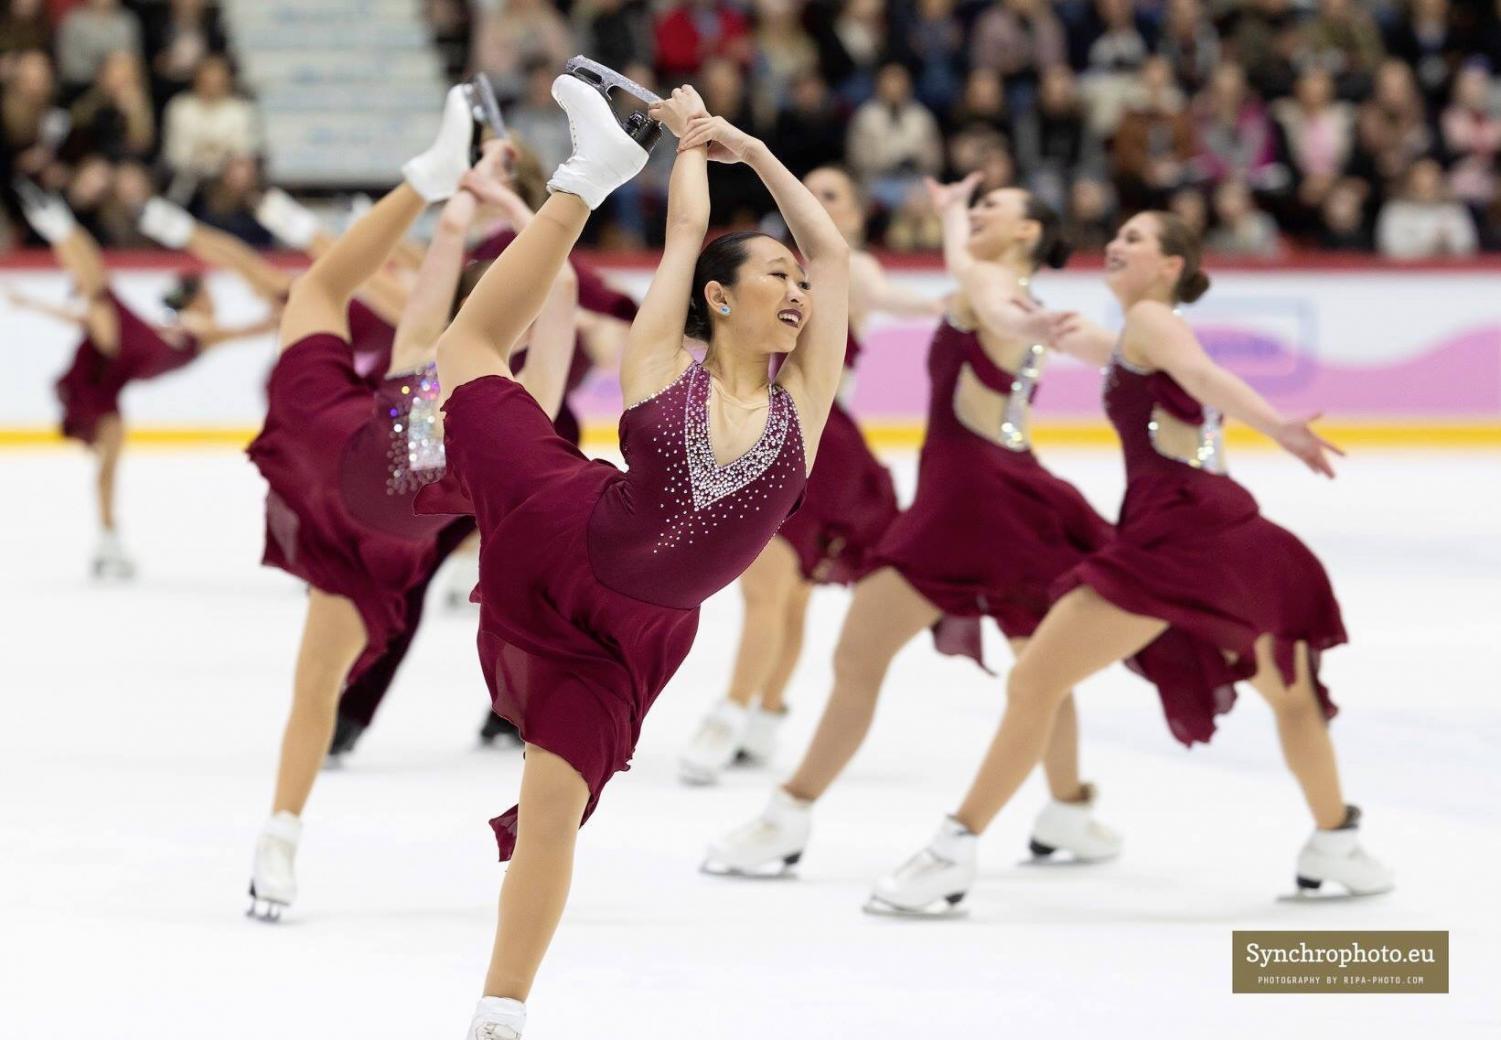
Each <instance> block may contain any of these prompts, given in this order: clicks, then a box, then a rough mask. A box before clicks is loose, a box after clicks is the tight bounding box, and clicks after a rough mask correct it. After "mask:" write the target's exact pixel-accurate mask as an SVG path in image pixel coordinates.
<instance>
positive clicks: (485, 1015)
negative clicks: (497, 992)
mask: <svg viewBox="0 0 1501 1040" xmlns="http://www.w3.org/2000/svg"><path fill="white" fill-rule="evenodd" d="M524 1028H526V1005H525V1004H523V1003H522V1002H521V1001H519V1000H512V999H511V998H510V997H484V998H482V999H481V1000H480V1002H479V1006H478V1007H476V1008H475V1009H474V1019H473V1021H471V1022H470V1023H469V1032H467V1033H465V1034H464V1040H521V1030H522V1029H524Z"/></svg>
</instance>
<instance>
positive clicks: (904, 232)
mask: <svg viewBox="0 0 1501 1040" xmlns="http://www.w3.org/2000/svg"><path fill="white" fill-rule="evenodd" d="M0 5H3V8H4V10H5V14H4V17H3V19H0V82H3V123H4V127H3V129H4V135H5V158H4V160H3V163H4V170H3V171H0V172H4V173H5V174H6V175H7V181H8V179H9V175H12V174H16V173H19V174H23V175H25V176H29V177H32V178H34V179H37V180H39V181H41V182H43V183H45V184H47V185H48V186H50V187H53V188H56V189H58V190H62V191H64V192H65V193H66V194H67V196H68V198H69V201H70V202H71V203H72V204H73V205H74V208H75V209H76V210H79V211H80V212H81V213H82V214H83V215H84V216H85V218H86V220H87V222H88V223H89V225H90V226H91V227H94V228H96V229H97V230H98V231H99V232H100V234H101V237H103V238H104V239H105V240H106V241H108V242H110V243H112V244H117V245H137V244H140V243H139V241H138V239H137V238H136V237H135V234H134V231H133V230H132V228H131V227H130V222H129V220H128V219H125V218H126V215H127V214H129V213H130V212H132V210H133V207H134V206H136V205H138V204H139V197H140V196H141V195H142V194H143V193H146V192H150V191H152V190H167V191H170V192H172V193H173V194H174V196H175V197H177V198H178V199H179V201H184V202H186V203H187V204H188V205H190V207H191V208H192V209H193V210H194V212H195V213H196V214H197V215H198V216H200V218H202V219H205V220H207V221H208V222H210V223H214V224H217V225H219V226H222V227H226V228H228V229H229V230H231V231H234V232H235V233H237V234H241V235H242V236H244V237H246V238H247V239H250V240H251V241H255V242H261V241H262V240H263V239H262V238H261V237H260V236H264V232H263V231H261V230H260V229H259V228H258V226H256V225H255V224H254V221H253V220H252V219H251V218H250V213H249V202H250V200H251V199H252V197H253V195H254V193H255V191H256V188H257V185H256V179H257V159H256V156H257V154H258V151H259V148H260V138H259V131H258V127H257V121H256V117H255V109H254V106H253V104H252V103H251V102H249V101H248V100H246V99H245V98H244V97H242V96H240V95H239V94H237V92H236V89H235V83H234V76H233V71H232V66H231V64H230V63H229V62H228V61H227V60H226V59H225V57H224V48H225V40H224V38H223V35H222V33H221V32H220V30H219V26H218V19H217V18H216V16H215V12H214V10H213V5H212V4H209V3H205V2H204V0H136V2H122V0H0ZM421 7H422V10H423V13H424V15H425V17H426V19H427V21H428V24H429V26H430V28H431V31H432V37H433V41H434V45H435V46H436V47H437V48H438V49H439V52H440V54H441V55H442V58H443V61H444V63H445V64H446V66H447V68H448V71H449V73H450V75H452V76H453V77H455V78H457V77H459V76H462V75H465V74H467V73H470V72H473V71H483V72H485V73H487V74H489V75H490V77H491V79H492V81H493V82H494V84H495V86H496V89H497V91H498V92H499V93H500V95H501V97H502V99H503V100H504V102H505V108H506V113H507V117H508V120H509V122H510V124H511V126H512V128H513V131H514V132H515V133H516V134H517V135H518V136H520V137H521V138H522V139H524V140H525V141H526V143H527V144H528V145H529V146H530V147H531V148H532V150H533V151H535V152H536V153H537V155H538V158H539V159H540V161H541V163H542V165H543V167H544V168H550V167H551V165H552V164H554V163H556V162H557V161H559V160H560V159H561V158H563V157H564V156H565V155H566V154H567V151H568V148H569V137H568V127H567V123H566V121H565V120H564V119H563V117H562V115H561V113H560V111H559V110H558V108H557V106H556V105H555V104H554V103H553V101H552V99H551V97H550V92H549V88H550V84H551V81H552V78H553V77H554V76H555V75H556V74H557V70H558V68H559V67H560V65H561V63H562V62H563V61H564V60H565V59H566V58H568V57H569V56H571V55H573V54H575V53H579V52H582V53H585V54H588V55H590V56H591V57H594V58H596V59H598V60H600V61H603V62H605V63H607V64H609V65H612V66H614V67H616V68H618V69H621V70H622V71H624V72H626V73H627V74H628V75H630V76H632V77H633V78H635V79H637V80H638V81H640V82H642V83H643V84H645V85H648V86H653V87H656V88H658V89H665V88H667V87H670V86H673V85H676V84H678V83H681V82H685V81H691V82H693V83H694V84H695V85H697V87H698V88H699V90H700V92H701V93H702V94H703V96H704V98H705V100H706V102H707V104H708V106H709V108H710V110H711V111H713V112H714V113H716V114H719V115H723V116H725V117H726V118H728V119H730V120H731V121H732V122H734V123H736V124H737V125H739V126H741V127H742V128H744V129H746V130H748V131H750V132H752V133H754V134H756V135H757V136H760V137H762V138H763V139H765V140H766V141H767V142H768V144H770V145H771V147H772V149H773V150H774V151H775V152H776V154H777V155H778V156H780V157H781V158H782V159H783V161H785V162H786V163H787V164H788V165H789V166H790V167H792V168H793V169H794V171H795V172H798V173H803V172H806V171H807V170H810V169H812V168H813V167H815V166H818V165H821V164H825V163H840V164H843V165H845V166H846V167H848V168H849V169H851V170H852V171H853V172H854V173H855V174H857V175H858V176H859V177H860V179H861V181H862V182H863V184H864V185H865V188H866V191H867V194H868V197H869V200H870V203H871V212H872V220H871V226H870V236H871V240H872V242H873V243H874V244H877V245H881V246H884V247H886V248H889V249H893V250H922V249H931V248H933V247H934V246H936V245H937V241H938V233H939V228H938V223H937V220H936V218H935V217H934V215H933V214H932V213H931V212H930V211H929V210H928V207H927V204H926V202H925V195H924V193H923V192H922V190H921V178H922V177H924V176H935V177H941V178H958V177H961V176H963V175H964V174H967V173H969V172H972V171H976V170H978V171H982V172H983V173H984V175H985V177H986V179H987V181H988V182H989V183H991V184H1007V183H1010V184H1018V185H1022V186H1025V187H1028V188H1030V189H1031V190H1032V191H1034V192H1036V193H1038V194H1039V195H1041V196H1043V197H1044V198H1046V199H1047V200H1048V201H1049V202H1051V203H1052V204H1053V205H1054V207H1055V208H1057V209H1058V210H1059V211H1060V212H1061V213H1063V214H1064V216H1065V220H1066V223H1067V224H1068V226H1069V228H1070V234H1071V236H1072V238H1073V240H1074V241H1075V243H1076V244H1077V246H1078V247H1079V248H1082V249H1091V248H1099V247H1101V246H1103V244H1104V243H1105V242H1106V241H1107V240H1108V239H1109V237H1110V235H1111V234H1112V232H1113V229H1114V226H1115V224H1116V222H1117V221H1118V219H1119V218H1120V216H1121V215H1122V214H1124V213H1128V212H1131V211H1134V210H1137V209H1140V208H1143V207H1148V206H1153V207H1162V208H1170V209H1172V210H1174V211H1176V212H1178V213H1179V214H1180V215H1182V216H1183V217H1184V218H1185V219H1186V220H1187V221H1189V222H1190V224H1192V225H1193V226H1196V227H1199V228H1201V229H1202V230H1203V231H1204V233H1205V235H1206V237H1207V240H1208V243H1209V246H1210V248H1211V249H1212V250H1213V251H1214V252H1217V253H1220V254H1239V255H1249V256H1257V257H1275V256H1277V255H1280V254H1281V253H1282V252H1284V251H1285V250H1288V249H1290V248H1310V249H1327V250H1349V251H1357V252H1371V251H1377V252H1381V253H1383V254H1386V255H1388V256H1393V257H1401V258H1422V257H1432V256H1446V255H1457V256H1464V255H1470V254H1473V253H1475V252H1477V251H1480V250H1501V193H1498V192H1497V186H1496V165H1497V152H1498V150H1501V77H1498V75H1497V71H1498V69H1501V0H891V2H885V0H741V2H732V0H686V2H684V0H656V2H646V0H572V2H564V3H553V2H550V0H421ZM659 153H660V154H658V155H657V156H656V157H655V158H654V159H653V161H652V162H651V163H650V164H649V165H648V167H647V170H646V172H645V173H644V174H643V176H642V177H641V178H639V179H638V180H637V181H636V182H635V183H634V184H633V185H631V186H630V187H629V188H628V189H626V190H624V191H622V192H620V193H617V195H616V196H615V197H614V198H613V199H612V200H611V203H610V206H609V208H608V209H607V210H606V211H604V212H603V213H602V214H601V218H602V219H600V220H598V221H596V222H595V224H594V226H593V229H592V234H593V235H594V236H595V240H596V242H597V243H598V244H603V245H607V246H622V247H633V246H651V245H653V244H655V243H654V241H653V239H654V235H656V234H659V232H660V227H661V224H662V220H661V214H662V209H663V206H664V195H665V189H666V177H667V172H668V169H669V168H670V163H671V156H670V150H668V149H659ZM713 193H714V221H715V223H716V224H718V225H720V226H754V225H756V224H758V223H760V222H762V221H764V220H766V219H767V215H768V214H769V213H770V212H771V211H772V208H773V207H772V205H771V200H770V199H769V198H768V197H767V196H766V195H765V193H764V191H763V190H762V189H761V188H760V186H759V184H758V182H757V181H756V179H755V177H754V176H753V175H751V174H750V173H749V171H747V170H744V169H741V168H735V167H729V168H724V169H721V170H716V171H715V176H714V178H713Z"/></svg>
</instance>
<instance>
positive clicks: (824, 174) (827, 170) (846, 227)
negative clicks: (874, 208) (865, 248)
mask: <svg viewBox="0 0 1501 1040" xmlns="http://www.w3.org/2000/svg"><path fill="white" fill-rule="evenodd" d="M803 184H804V185H805V186H806V187H807V189H808V190H809V191H811V192H812V193H813V197H814V198H816V199H817V200H818V201H819V202H820V203H821V204H822V205H823V208H824V209H825V210H827V211H828V214H829V217H830V218H831V219H832V220H833V221H834V226H835V227H837V228H838V229H839V232H840V234H842V235H844V237H845V238H846V239H849V240H850V241H851V242H857V241H859V239H860V236H861V234H862V233H863V232H864V230H865V213H864V211H863V210H862V208H861V206H860V198H859V196H858V195H857V194H856V193H855V184H854V182H853V181H851V180H850V178H849V174H847V173H845V172H844V171H842V170H836V169H834V168H832V167H829V166H825V167H822V168H821V169H817V170H814V171H813V172H812V173H810V174H808V176H807V177H806V178H804V179H803Z"/></svg>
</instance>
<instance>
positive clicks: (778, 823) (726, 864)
mask: <svg viewBox="0 0 1501 1040" xmlns="http://www.w3.org/2000/svg"><path fill="white" fill-rule="evenodd" d="M812 826H813V803H812V802H805V801H803V800H802V799H800V798H794V797H792V795H790V794H788V793H787V792H786V791H784V790H783V789H782V788H780V787H778V788H777V789H776V790H775V791H773V792H772V793H771V801H769V802H767V803H766V808H765V809H763V810H762V812H761V815H760V816H757V817H756V818H755V819H754V820H752V821H751V822H750V823H746V824H742V825H741V826H739V827H737V828H735V829H734V830H732V831H730V832H729V833H728V834H726V835H724V836H723V837H721V838H719V839H717V840H716V841H714V842H713V843H712V844H710V846H709V854H708V856H707V857H706V858H705V859H704V863H703V866H702V867H701V868H700V869H701V870H703V872H704V873H705V874H715V875H718V876H721V877H749V878H762V877H767V878H771V877H790V876H792V868H793V867H795V866H797V862H798V860H800V859H802V857H803V848H804V847H805V846H806V845H807V844H808V833H809V831H810V830H811V829H812Z"/></svg>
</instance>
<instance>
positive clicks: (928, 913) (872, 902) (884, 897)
mask: <svg viewBox="0 0 1501 1040" xmlns="http://www.w3.org/2000/svg"><path fill="white" fill-rule="evenodd" d="M978 844H979V838H978V837H977V836H976V835H974V834H972V833H970V831H969V829H968V828H966V827H965V826H964V824H962V823H960V822H959V821H958V820H956V819H954V818H953V817H952V816H949V817H945V818H944V821H943V823H942V824H940V825H939V827H938V833H937V834H935V835H933V840H932V841H930V842H928V846H927V848H925V849H923V850H922V851H921V852H919V853H918V854H917V855H915V856H913V857H912V858H911V859H909V860H907V862H905V863H903V864H902V865H901V866H900V867H897V868H896V869H895V870H894V871H892V872H891V873H890V874H887V875H886V876H885V877H883V878H881V880H879V881H877V882H876V887H875V890H874V891H872V892H871V894H870V899H869V900H867V901H866V903H865V911H866V913H871V914H891V915H895V916H902V917H951V916H954V915H956V914H959V913H962V912H963V911H961V910H958V909H957V907H958V905H959V901H960V900H962V899H963V898H964V896H965V894H966V893H968V892H969V889H970V886H971V885H973V884H974V883H975V859H976V856H975V850H976V846H977V845H978Z"/></svg>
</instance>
